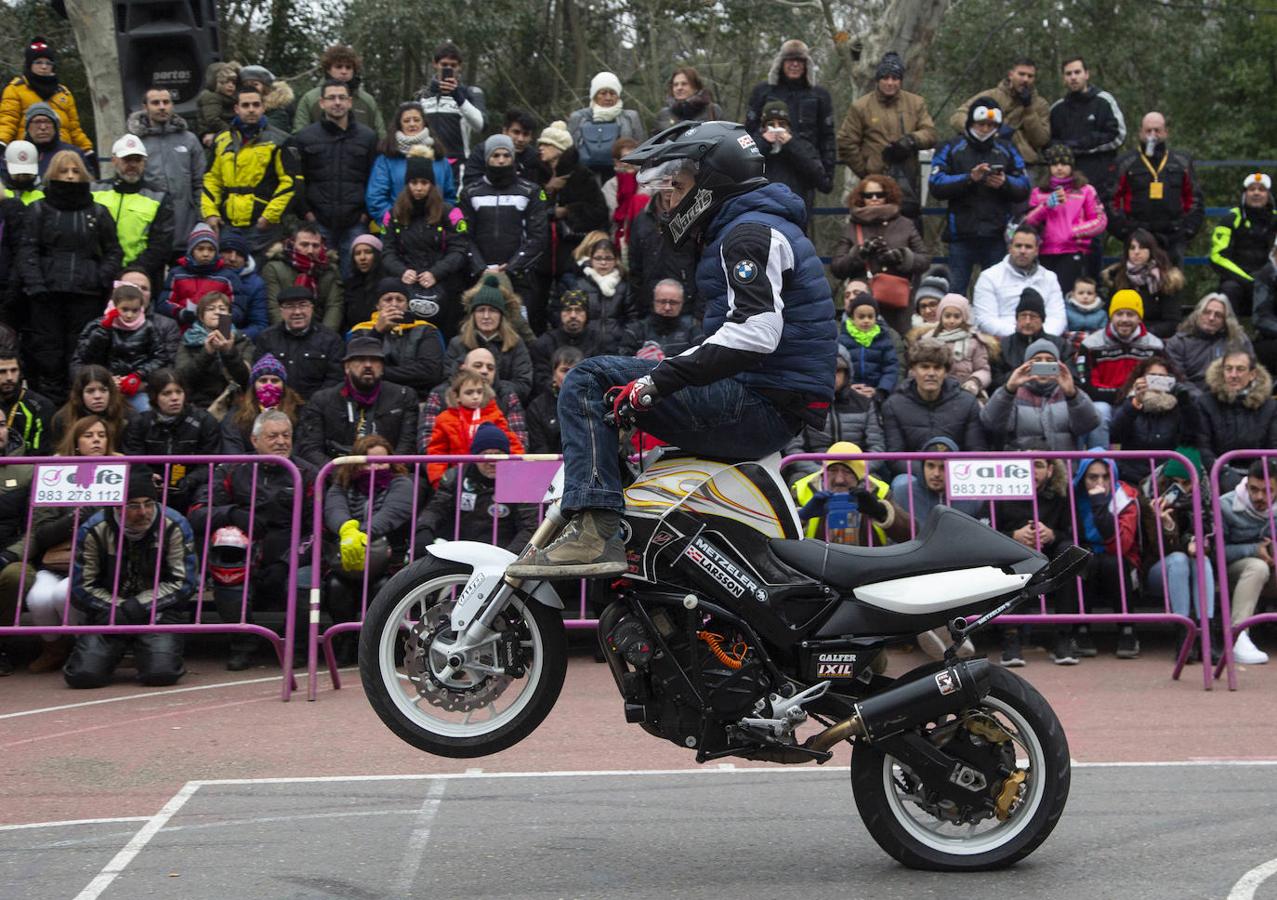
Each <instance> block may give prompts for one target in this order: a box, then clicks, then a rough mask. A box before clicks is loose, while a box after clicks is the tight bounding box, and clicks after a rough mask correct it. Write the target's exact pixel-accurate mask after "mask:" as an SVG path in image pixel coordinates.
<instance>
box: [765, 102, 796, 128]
mask: <svg viewBox="0 0 1277 900" xmlns="http://www.w3.org/2000/svg"><path fill="white" fill-rule="evenodd" d="M772 119H780V120H781V121H782V122H785V123H786V124H788V123H789V104H788V103H786V102H785V101H784V100H768V101H767V102H766V103H764V104H763V112H762V115H760V116H759V117H758V121H760V122H770V121H771V120H772Z"/></svg>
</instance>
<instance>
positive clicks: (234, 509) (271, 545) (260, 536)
mask: <svg viewBox="0 0 1277 900" xmlns="http://www.w3.org/2000/svg"><path fill="white" fill-rule="evenodd" d="M289 461H290V462H291V463H292V464H293V465H294V466H296V467H297V470H298V472H299V474H300V475H301V489H302V497H301V501H302V502H301V508H302V514H301V528H302V532H301V533H302V534H309V533H310V529H311V525H310V519H311V510H312V509H313V508H314V495H315V476H316V475H317V474H318V470H317V469H316V467H315V466H312V465H311V464H310V463H308V462H307V461H306V460H304V459H302V458H301V457H300V456H298V455H297V454H296V453H294V454H293V455H292V457H290V459H289ZM295 496H296V485H295V484H294V483H293V478H292V473H291V472H289V471H288V470H286V469H285V468H283V467H282V466H278V465H271V464H268V463H258V462H246V463H227V464H226V465H221V466H218V467H217V468H216V469H215V470H214V471H213V482H212V484H211V485H207V484H204V485H200V486H199V487H198V488H197V490H196V498H195V502H194V503H192V504H191V512H190V516H191V519H192V521H193V522H194V523H196V527H197V530H198V531H200V532H201V533H202V532H203V530H204V529H203V528H200V527H199V526H200V525H202V524H204V521H206V520H207V519H212V521H211V523H209V524H208V526H207V527H208V528H209V530H210V531H213V532H215V531H217V529H219V528H222V527H224V526H226V525H234V526H235V527H236V528H238V529H239V530H240V531H242V532H244V533H245V534H247V535H248V536H249V537H251V538H252V539H253V547H252V553H253V562H254V563H255V564H260V563H262V562H267V563H269V562H287V559H288V551H289V549H290V546H291V544H292V542H293V540H295V535H294V533H293V498H294V497H295ZM254 504H256V505H254ZM250 523H251V528H250Z"/></svg>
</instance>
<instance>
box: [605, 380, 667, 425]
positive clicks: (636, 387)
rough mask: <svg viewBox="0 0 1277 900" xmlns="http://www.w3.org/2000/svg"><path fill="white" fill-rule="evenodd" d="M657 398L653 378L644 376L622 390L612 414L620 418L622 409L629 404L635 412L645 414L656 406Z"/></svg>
mask: <svg viewBox="0 0 1277 900" xmlns="http://www.w3.org/2000/svg"><path fill="white" fill-rule="evenodd" d="M656 398H657V393H656V387H655V386H654V385H653V384H652V376H651V375H644V376H643V377H642V378H636V379H634V380H633V381H631V382H630V383H629V384H627V385H626V386H625V387H623V388H621V393H619V394H617V396H616V400H614V401H613V403H612V414H613V415H614V416H618V417H619V416H620V415H621V407H622V406H623V405H625V404H627V403H628V404H629V405H630V406H631V407H633V409H634V411H635V412H645V411H647V410H649V409H651V408H652V407H653V406H655V405H656Z"/></svg>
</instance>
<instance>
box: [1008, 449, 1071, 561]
mask: <svg viewBox="0 0 1277 900" xmlns="http://www.w3.org/2000/svg"><path fill="white" fill-rule="evenodd" d="M1069 449H1073V448H1071V447H1070V448H1069ZM1036 493H1037V501H1036V503H1035V502H1034V501H1033V500H1003V501H1000V502H999V503H998V504H997V514H998V515H997V526H996V527H997V529H998V531H1000V532H1002V533H1003V534H1005V535H1008V536H1010V535H1012V534H1014V533H1015V532H1017V531H1019V530H1020V529H1021V528H1023V527H1024V526H1025V525H1028V524H1030V523H1033V522H1039V523H1041V524H1043V525H1045V526H1046V527H1047V528H1050V529H1051V531H1052V532H1054V535H1055V540H1054V541H1052V542H1051V543H1049V544H1044V545H1043V546H1042V548H1041V549H1042V552H1043V553H1045V554H1047V555H1048V556H1050V555H1051V554H1052V552H1054V551H1055V549H1056V548H1057V547H1060V546H1062V545H1065V544H1071V543H1072V542H1073V538H1072V535H1073V510H1072V509H1071V507H1070V506H1069V479H1068V475H1067V474H1065V471H1064V466H1063V464H1061V463H1060V462H1059V461H1058V460H1054V461H1052V463H1051V475H1050V477H1049V478H1048V479H1047V481H1046V482H1045V483H1044V484H1043V485H1042V486H1041V487H1040V488H1038V489H1037V491H1036Z"/></svg>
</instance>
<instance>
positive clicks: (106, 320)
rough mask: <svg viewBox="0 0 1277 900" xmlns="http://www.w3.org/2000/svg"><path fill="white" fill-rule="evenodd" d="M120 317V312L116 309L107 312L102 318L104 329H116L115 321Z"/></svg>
mask: <svg viewBox="0 0 1277 900" xmlns="http://www.w3.org/2000/svg"><path fill="white" fill-rule="evenodd" d="M119 317H120V311H119V310H118V309H115V308H114V307H113V308H111V309H108V310H107V311H106V315H105V316H103V317H102V327H103V328H113V327H115V320H116V319H118V318H119Z"/></svg>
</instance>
